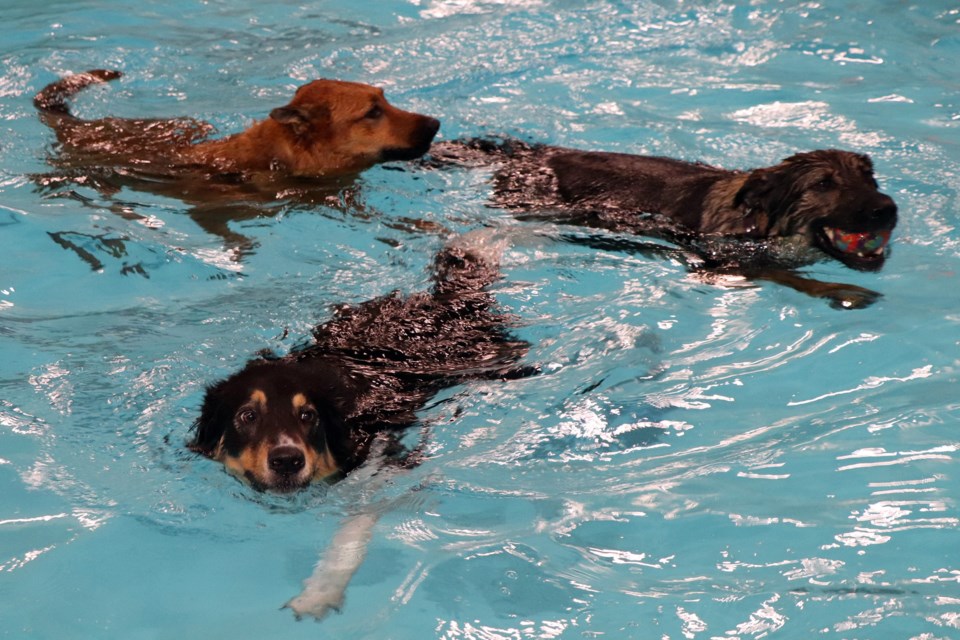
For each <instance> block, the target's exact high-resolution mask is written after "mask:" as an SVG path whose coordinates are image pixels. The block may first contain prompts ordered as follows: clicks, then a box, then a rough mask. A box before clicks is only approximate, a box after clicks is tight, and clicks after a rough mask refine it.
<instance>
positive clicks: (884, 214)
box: [870, 194, 897, 227]
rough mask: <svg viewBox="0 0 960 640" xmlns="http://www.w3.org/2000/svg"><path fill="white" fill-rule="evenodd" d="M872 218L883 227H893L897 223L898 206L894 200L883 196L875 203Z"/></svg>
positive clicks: (871, 213) (871, 212)
mask: <svg viewBox="0 0 960 640" xmlns="http://www.w3.org/2000/svg"><path fill="white" fill-rule="evenodd" d="M870 217H871V218H872V219H873V220H874V222H876V223H877V224H879V225H881V226H884V227H892V226H893V225H894V223H896V221H897V205H896V203H895V202H894V201H893V198H891V197H890V196H888V195H883V194H881V195H880V197H879V198H877V200H876V201H875V202H874V203H873V210H872V211H870Z"/></svg>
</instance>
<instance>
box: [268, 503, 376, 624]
mask: <svg viewBox="0 0 960 640" xmlns="http://www.w3.org/2000/svg"><path fill="white" fill-rule="evenodd" d="M379 518H380V514H379V512H378V511H377V510H374V509H370V510H367V511H363V512H361V513H359V514H357V515H353V516H350V517H348V518H346V519H345V520H344V521H343V522H342V523H341V525H340V529H339V530H338V531H337V533H336V534H335V535H334V536H333V540H332V541H331V542H330V546H329V547H328V548H327V551H326V552H325V553H324V554H323V557H322V558H321V559H320V562H318V563H317V566H316V567H315V568H314V570H313V574H312V575H311V576H310V577H309V578H307V579H306V580H304V581H303V591H301V592H300V595H298V596H296V597H295V598H293V599H292V600H290V602H288V603H287V604H286V605H284V606H286V607H288V608H290V609H292V610H293V613H294V615H295V616H297V619H300V618H302V617H303V616H313V617H314V618H316V619H317V620H320V619H322V618H323V617H324V616H326V615H327V614H328V613H330V611H331V610H333V611H339V610H340V607H341V606H343V600H344V593H345V592H346V590H347V585H348V584H349V583H350V579H351V578H352V577H353V574H354V573H356V571H357V569H359V568H360V565H361V564H362V563H363V559H364V557H366V555H367V544H368V543H369V542H370V538H371V537H372V536H373V527H374V525H376V523H377V520H378V519H379Z"/></svg>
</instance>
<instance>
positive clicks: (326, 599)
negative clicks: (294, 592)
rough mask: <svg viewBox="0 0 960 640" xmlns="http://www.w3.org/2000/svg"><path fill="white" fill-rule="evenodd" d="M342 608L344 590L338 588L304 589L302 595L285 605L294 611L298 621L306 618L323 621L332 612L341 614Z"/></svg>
mask: <svg viewBox="0 0 960 640" xmlns="http://www.w3.org/2000/svg"><path fill="white" fill-rule="evenodd" d="M342 606H343V590H342V589H336V588H329V589H324V588H319V589H312V588H311V589H304V590H303V592H302V593H301V594H300V595H298V596H297V597H295V598H293V599H292V600H290V602H288V603H287V604H285V605H284V607H285V608H287V609H290V610H291V611H293V615H295V616H296V617H297V620H300V619H301V618H303V617H304V616H310V617H313V618H315V619H317V620H322V619H323V618H324V617H326V615H327V614H328V613H330V612H331V611H336V612H337V613H339V612H340V608H341V607H342Z"/></svg>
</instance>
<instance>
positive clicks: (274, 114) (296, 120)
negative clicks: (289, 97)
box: [270, 105, 330, 136]
mask: <svg viewBox="0 0 960 640" xmlns="http://www.w3.org/2000/svg"><path fill="white" fill-rule="evenodd" d="M329 116H330V112H329V111H328V110H327V109H320V108H317V107H312V108H310V109H306V108H304V107H294V106H291V105H287V106H285V107H277V108H276V109H274V110H273V111H271V112H270V119H271V120H274V121H276V122H279V123H280V124H282V125H284V126H286V127H289V128H290V130H291V131H293V133H294V134H295V135H297V136H303V135H306V134H307V133H309V132H310V130H311V129H312V128H314V127H315V126H316V125H317V124H322V123H323V122H325V121H326V120H327V119H329Z"/></svg>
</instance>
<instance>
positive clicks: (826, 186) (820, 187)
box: [813, 176, 837, 191]
mask: <svg viewBox="0 0 960 640" xmlns="http://www.w3.org/2000/svg"><path fill="white" fill-rule="evenodd" d="M836 185H837V183H836V182H834V181H833V178H831V177H829V176H828V177H826V178H823V179H822V180H820V182H818V183H816V184H815V185H813V188H814V189H816V190H817V191H829V190H830V189H833V188H834V187H835V186H836Z"/></svg>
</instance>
